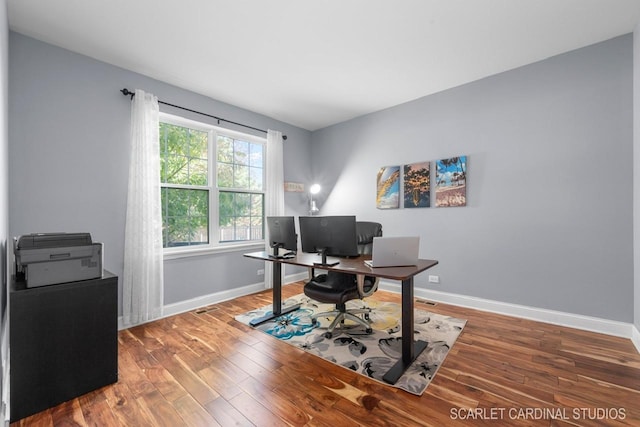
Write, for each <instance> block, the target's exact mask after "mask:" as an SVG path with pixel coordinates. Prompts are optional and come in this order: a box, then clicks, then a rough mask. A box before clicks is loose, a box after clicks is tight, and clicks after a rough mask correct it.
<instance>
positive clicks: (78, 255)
mask: <svg viewBox="0 0 640 427" xmlns="http://www.w3.org/2000/svg"><path fill="white" fill-rule="evenodd" d="M13 253H14V255H15V260H16V278H17V279H18V280H21V279H22V280H24V281H25V283H26V287H27V288H33V287H38V286H46V285H55V284H58V283H66V282H75V281H78V280H88V279H95V278H99V277H102V243H93V242H92V241H91V235H90V234H89V233H33V234H26V235H23V236H20V237H18V238H14V240H13Z"/></svg>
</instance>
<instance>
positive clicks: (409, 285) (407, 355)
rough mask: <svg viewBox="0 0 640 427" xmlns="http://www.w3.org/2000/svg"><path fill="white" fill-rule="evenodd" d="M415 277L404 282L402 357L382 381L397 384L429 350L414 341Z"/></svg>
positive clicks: (423, 343) (422, 343)
mask: <svg viewBox="0 0 640 427" xmlns="http://www.w3.org/2000/svg"><path fill="white" fill-rule="evenodd" d="M413 322H414V318H413V277H412V278H410V279H407V280H403V281H402V357H401V358H400V359H399V360H398V361H397V362H396V364H395V365H393V366H392V367H391V369H389V370H388V371H387V373H386V374H384V377H382V379H383V380H384V381H385V382H386V383H389V384H395V383H396V382H397V381H398V379H400V377H401V376H402V374H404V371H406V370H407V368H408V367H409V366H410V365H411V363H413V361H414V360H416V357H418V355H419V354H420V353H422V351H423V350H424V349H425V348H427V343H426V342H424V341H415V342H414V340H413V332H414V328H413Z"/></svg>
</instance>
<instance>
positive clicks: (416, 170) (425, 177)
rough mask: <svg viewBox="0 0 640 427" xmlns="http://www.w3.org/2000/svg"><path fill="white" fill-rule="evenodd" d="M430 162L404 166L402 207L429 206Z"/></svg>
mask: <svg viewBox="0 0 640 427" xmlns="http://www.w3.org/2000/svg"><path fill="white" fill-rule="evenodd" d="M429 166H430V162H422V163H413V164H411V165H404V207H405V208H428V207H429V206H431V182H430V176H429Z"/></svg>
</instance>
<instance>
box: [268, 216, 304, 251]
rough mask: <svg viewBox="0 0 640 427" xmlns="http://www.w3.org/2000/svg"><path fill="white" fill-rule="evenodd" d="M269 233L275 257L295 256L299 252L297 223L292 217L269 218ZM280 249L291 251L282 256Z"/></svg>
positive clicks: (270, 244)
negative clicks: (294, 253)
mask: <svg viewBox="0 0 640 427" xmlns="http://www.w3.org/2000/svg"><path fill="white" fill-rule="evenodd" d="M267 231H268V238H269V246H270V247H271V248H273V256H274V257H276V258H283V257H287V256H291V255H293V252H296V251H297V250H298V235H297V234H296V223H295V220H294V219H293V217H292V216H268V217H267ZM280 248H282V249H285V250H288V251H290V252H289V253H285V254H283V255H280V253H279V250H280Z"/></svg>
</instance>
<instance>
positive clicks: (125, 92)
mask: <svg viewBox="0 0 640 427" xmlns="http://www.w3.org/2000/svg"><path fill="white" fill-rule="evenodd" d="M120 92H122V94H123V95H124V96H130V97H131V99H133V97H134V96H135V92H131V91H130V90H129V89H127V88H124V89H122V90H120ZM158 104H163V105H167V106H169V107H174V108H179V109H181V110H184V111H189V112H190V113H196V114H200V115H201V116H207V117H211V118H212V119H216V120H218V123H220V121H223V122H227V123H231V124H234V125H237V126H242V127H245V128H247V129H253V130H257V131H258V132H264V133H267V131H266V130H264V129H258V128H254V127H253V126H249V125H243V124H242V123H238V122H233V121H231V120H227V119H223V118H222V117H217V116H212V115H211V114H207V113H203V112H201V111H196V110H192V109H190V108H185V107H181V106H179V105H175V104H170V103H168V102H164V101H160V100H158ZM282 139H284V140H286V139H287V135H282Z"/></svg>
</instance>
